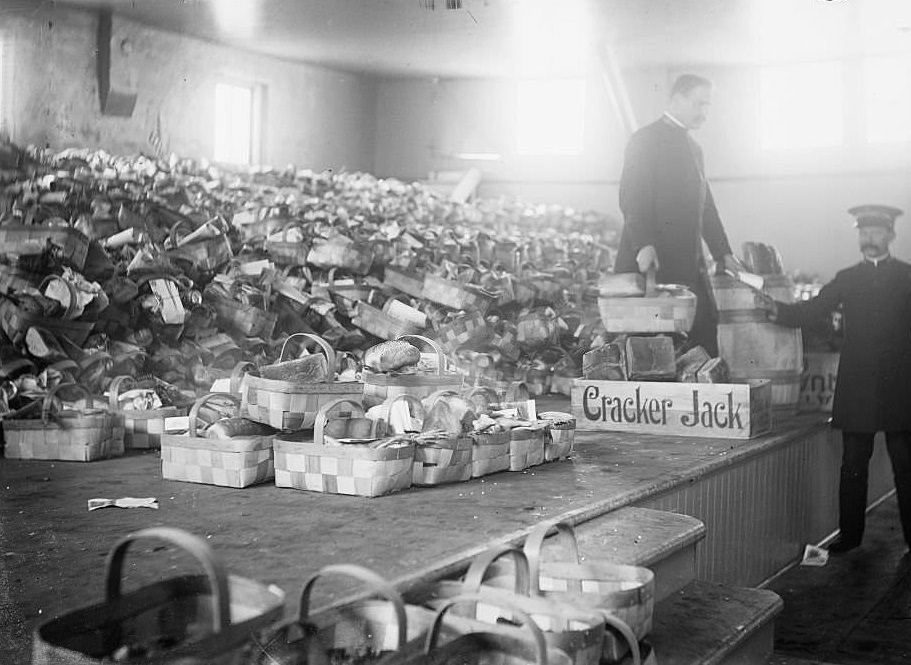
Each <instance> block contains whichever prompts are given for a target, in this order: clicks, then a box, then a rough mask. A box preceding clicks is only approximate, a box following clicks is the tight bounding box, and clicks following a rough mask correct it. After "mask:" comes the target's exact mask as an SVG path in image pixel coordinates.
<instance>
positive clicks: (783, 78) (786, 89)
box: [759, 62, 844, 150]
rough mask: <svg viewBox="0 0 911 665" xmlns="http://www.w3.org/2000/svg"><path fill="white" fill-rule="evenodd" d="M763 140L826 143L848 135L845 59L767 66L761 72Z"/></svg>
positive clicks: (774, 146) (775, 144)
mask: <svg viewBox="0 0 911 665" xmlns="http://www.w3.org/2000/svg"><path fill="white" fill-rule="evenodd" d="M760 77H761V78H760V92H759V94H760V98H759V107H760V108H759V118H760V132H759V133H760V145H761V146H762V147H763V148H764V149H766V150H780V149H783V148H821V147H828V146H836V145H840V144H841V143H842V142H843V141H844V81H843V75H842V65H841V63H840V62H818V63H808V64H801V65H788V66H777V67H765V68H763V69H762V70H761V72H760Z"/></svg>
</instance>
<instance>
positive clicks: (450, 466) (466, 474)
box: [386, 390, 474, 486]
mask: <svg viewBox="0 0 911 665" xmlns="http://www.w3.org/2000/svg"><path fill="white" fill-rule="evenodd" d="M446 394H452V395H455V394H457V393H454V392H452V391H448V390H446V391H444V390H441V391H438V392H435V393H433V394H432V395H430V396H429V397H428V398H427V401H428V410H429V408H432V406H433V403H434V402H435V401H436V399H437V398H439V397H442V396H443V395H446ZM398 401H404V402H405V403H406V404H408V405H409V407H414V409H415V412H416V416H417V417H418V418H420V419H421V420H422V421H423V419H424V411H425V409H424V406H423V404H422V403H421V400H419V399H417V398H416V397H413V396H411V395H405V394H403V395H397V396H395V397H391V398H389V399H388V400H387V401H386V405H387V407H388V409H389V412H391V411H392V406H393V405H394V404H395V403H396V402H398ZM417 414H419V415H417ZM397 433H403V432H397ZM473 443H474V442H473V441H472V439H471V437H467V436H461V435H445V436H443V435H433V436H430V435H427V434H417V435H415V436H414V466H412V476H411V484H412V485H423V486H432V485H445V484H447V483H458V482H463V481H466V480H469V479H470V478H471V469H472V449H473Z"/></svg>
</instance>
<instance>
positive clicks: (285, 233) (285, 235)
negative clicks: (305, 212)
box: [282, 221, 306, 242]
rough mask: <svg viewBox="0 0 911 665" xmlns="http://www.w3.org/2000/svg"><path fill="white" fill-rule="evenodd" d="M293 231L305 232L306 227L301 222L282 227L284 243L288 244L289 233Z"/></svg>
mask: <svg viewBox="0 0 911 665" xmlns="http://www.w3.org/2000/svg"><path fill="white" fill-rule="evenodd" d="M291 229H300V230H301V231H304V230H305V229H304V225H303V224H302V223H301V222H298V221H291V222H288V223H287V224H285V225H284V226H283V227H282V242H288V231H290V230H291ZM304 235H306V234H304ZM301 242H303V241H301Z"/></svg>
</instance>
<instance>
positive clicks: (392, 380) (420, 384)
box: [361, 335, 464, 409]
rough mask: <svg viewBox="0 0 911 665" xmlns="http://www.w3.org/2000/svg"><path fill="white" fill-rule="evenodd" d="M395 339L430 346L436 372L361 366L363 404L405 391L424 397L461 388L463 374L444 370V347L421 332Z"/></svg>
mask: <svg viewBox="0 0 911 665" xmlns="http://www.w3.org/2000/svg"><path fill="white" fill-rule="evenodd" d="M396 339H397V340H403V341H408V340H412V339H413V340H417V341H419V342H422V343H424V344H426V345H428V346H430V347H431V348H432V349H433V352H434V353H435V354H436V357H437V372H436V374H429V373H422V374H400V373H396V372H373V371H371V370H369V369H366V368H365V369H364V371H363V372H362V374H361V376H362V379H363V381H364V406H365V407H366V408H368V409H369V408H370V407H372V406H376V405H377V404H382V403H383V402H385V401H386V400H387V399H389V398H390V397H396V396H398V395H402V394H408V395H411V396H412V397H417V398H418V399H424V398H425V397H428V396H430V395H431V394H433V393H435V392H436V391H438V390H455V391H457V392H458V391H460V390H461V389H462V383H463V380H464V379H463V377H462V375H461V374H459V373H457V372H451V371H448V370H447V359H446V356H445V355H444V354H443V349H442V348H441V347H440V345H439V344H437V343H436V342H435V341H433V340H432V339H430V338H428V337H424V336H422V335H401V336H400V337H397V338H396Z"/></svg>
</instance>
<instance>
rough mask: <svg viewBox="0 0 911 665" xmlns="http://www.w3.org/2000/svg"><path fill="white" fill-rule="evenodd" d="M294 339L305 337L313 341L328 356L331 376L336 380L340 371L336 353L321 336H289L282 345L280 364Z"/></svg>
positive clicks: (295, 334) (308, 334)
mask: <svg viewBox="0 0 911 665" xmlns="http://www.w3.org/2000/svg"><path fill="white" fill-rule="evenodd" d="M294 337H304V338H306V339H309V340H311V341H314V342H316V343H317V344H318V345H319V347H320V348H321V349H322V350H323V353H324V354H326V360H327V362H328V365H329V376H330V377H331V378H332V380H333V381H334V380H335V374H336V372H337V371H338V367H336V363H335V351H333V350H332V347H331V346H329V344H328V343H327V342H326V340H324V339H323V338H322V337H320V336H319V335H314V334H313V333H294V334H293V335H288V337H287V338H286V339H285V342H284V344H282V350H281V353H279V354H278V362H281V361H282V360H284V359H285V348H286V347H287V346H288V342H289V341H290V340H291V339H292V338H294Z"/></svg>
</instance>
